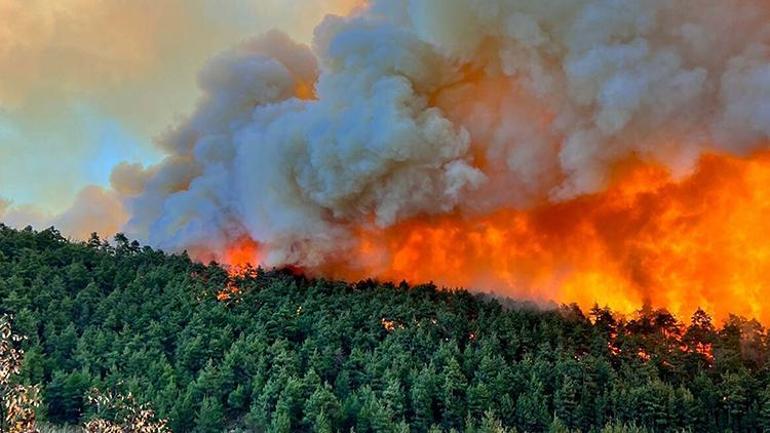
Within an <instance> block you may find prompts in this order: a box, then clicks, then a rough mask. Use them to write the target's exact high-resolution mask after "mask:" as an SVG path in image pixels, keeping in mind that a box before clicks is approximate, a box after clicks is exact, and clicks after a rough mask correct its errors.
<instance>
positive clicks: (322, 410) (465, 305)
mask: <svg viewBox="0 0 770 433" xmlns="http://www.w3.org/2000/svg"><path fill="white" fill-rule="evenodd" d="M415 266H419V264H415ZM0 313H9V314H13V316H14V321H13V327H14V330H15V332H17V333H19V334H23V335H26V336H27V339H26V340H23V341H20V342H19V344H21V345H22V346H23V347H22V348H23V349H24V350H25V352H24V359H23V369H22V371H21V374H20V375H19V377H20V379H19V380H20V381H22V382H24V383H27V384H40V385H41V395H42V402H43V404H42V406H41V407H40V409H39V412H40V413H39V414H38V417H39V418H40V419H44V420H46V421H47V422H49V423H52V424H57V425H64V424H76V423H81V422H83V421H85V420H87V419H88V418H89V417H90V416H92V415H93V409H92V408H91V407H90V406H89V405H88V404H87V402H86V400H85V395H86V393H87V392H88V390H89V389H91V388H93V387H96V388H99V389H102V390H116V391H119V392H130V393H131V394H132V395H134V396H136V398H137V400H138V401H141V402H142V403H148V404H149V405H151V406H152V407H153V408H154V409H155V411H156V412H157V413H158V415H159V416H161V417H164V418H167V419H168V421H169V426H170V427H171V428H172V429H173V430H174V431H175V432H177V433H182V432H196V433H215V432H216V433H219V432H222V431H223V430H224V429H228V430H229V431H241V432H345V433H347V432H351V431H355V432H357V433H366V432H412V433H421V432H448V431H456V432H475V433H486V432H514V431H516V432H533V433H534V432H554V433H556V432H577V431H582V432H593V431H596V432H599V431H601V432H675V431H692V432H725V431H732V432H759V431H763V430H764V431H767V430H768V429H770V369H768V366H770V364H769V363H768V337H767V333H766V332H765V330H764V329H763V327H762V326H761V325H760V324H759V323H757V322H754V321H749V320H745V319H742V318H739V317H731V318H730V319H729V320H728V321H727V322H726V323H724V324H723V325H722V326H721V327H719V328H716V327H715V326H714V324H712V321H711V319H710V318H709V317H708V315H706V314H705V313H703V312H702V311H698V312H696V313H695V314H694V315H693V317H692V318H691V320H687V323H680V322H678V321H677V320H676V319H675V318H674V317H672V316H671V315H670V314H668V313H666V312H665V311H660V310H651V309H643V310H640V311H639V312H638V313H637V314H636V315H634V316H633V317H625V318H623V317H619V316H617V315H613V314H612V312H611V311H609V310H608V309H604V308H599V307H596V308H594V309H592V310H590V311H587V312H582V311H580V309H578V308H577V307H575V306H563V307H561V308H554V309H549V310H540V309H536V308H533V307H532V306H528V305H526V304H519V303H516V302H513V301H510V300H497V299H493V298H490V297H489V296H482V295H474V294H472V293H469V292H467V291H463V290H440V289H437V288H436V287H434V286H433V285H420V286H409V285H407V284H406V283H401V284H397V285H395V284H387V283H378V282H375V281H363V282H359V283H354V284H349V283H344V282H339V281H328V280H323V279H308V278H305V277H302V276H300V275H296V274H294V273H292V272H288V271H282V270H269V271H268V270H262V269H245V270H242V272H240V273H238V274H232V273H228V271H227V270H226V269H224V268H223V267H221V266H219V265H217V264H215V263H212V264H208V265H204V264H200V263H196V262H194V261H192V260H190V258H189V257H187V256H186V255H185V254H181V255H169V254H165V253H163V252H161V251H157V250H153V249H152V248H149V247H143V246H140V245H139V244H138V243H136V242H130V241H129V240H128V239H127V238H126V237H125V236H122V235H118V236H116V237H115V239H114V240H113V241H112V242H109V243H108V242H105V241H103V240H100V239H99V238H98V237H96V236H93V237H92V238H91V239H90V240H89V241H88V242H71V241H68V240H66V239H64V238H63V237H62V236H61V235H60V234H59V233H58V232H57V231H56V230H55V229H48V230H44V231H41V232H36V231H34V230H32V229H30V228H28V229H25V230H14V229H11V228H8V227H6V226H3V225H1V224H0Z"/></svg>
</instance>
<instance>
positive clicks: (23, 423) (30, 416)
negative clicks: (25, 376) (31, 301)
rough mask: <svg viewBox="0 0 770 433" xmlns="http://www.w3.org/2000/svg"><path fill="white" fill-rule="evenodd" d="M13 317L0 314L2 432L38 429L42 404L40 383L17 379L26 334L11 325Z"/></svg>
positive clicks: (26, 431) (28, 431) (33, 430)
mask: <svg viewBox="0 0 770 433" xmlns="http://www.w3.org/2000/svg"><path fill="white" fill-rule="evenodd" d="M12 320H13V319H12V317H11V316H9V315H7V314H4V315H2V316H0V414H2V417H0V432H8V433H37V428H36V422H35V409H36V408H37V407H38V406H39V405H40V398H39V390H38V387H37V386H25V385H23V384H20V383H18V382H17V378H18V376H19V372H20V371H21V363H22V359H23V357H24V351H23V350H21V349H19V348H18V347H17V346H18V344H19V343H20V342H21V341H22V340H24V337H22V336H19V335H16V334H14V333H13V330H12V329H11V323H12Z"/></svg>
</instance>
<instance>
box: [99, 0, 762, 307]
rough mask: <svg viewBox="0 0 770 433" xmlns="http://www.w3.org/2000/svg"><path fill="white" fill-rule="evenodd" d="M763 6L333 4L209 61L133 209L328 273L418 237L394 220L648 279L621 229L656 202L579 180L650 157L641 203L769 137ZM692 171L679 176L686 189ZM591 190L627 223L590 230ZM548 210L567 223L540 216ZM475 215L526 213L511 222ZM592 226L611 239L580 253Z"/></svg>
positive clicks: (148, 220) (131, 195)
mask: <svg viewBox="0 0 770 433" xmlns="http://www.w3.org/2000/svg"><path fill="white" fill-rule="evenodd" d="M768 23H770V3H767V2H765V1H760V0H753V1H746V0H575V1H565V0H374V1H371V2H370V3H369V4H368V5H366V6H365V7H364V8H363V9H361V10H359V11H358V12H357V13H355V14H354V15H352V16H349V17H328V18H326V19H325V20H324V21H323V22H322V23H320V24H319V26H318V27H317V28H316V31H315V38H314V42H313V46H312V47H307V46H304V45H301V44H297V43H295V42H293V41H291V40H290V39H289V38H288V37H287V36H285V35H283V34H281V33H279V32H271V33H268V34H266V35H264V36H262V37H260V38H257V39H254V40H251V41H247V42H245V43H243V44H242V45H240V46H238V47H236V48H234V49H232V50H231V51H229V52H226V53H223V54H221V55H220V56H218V57H216V58H214V59H213V60H212V61H211V62H210V63H209V65H208V66H207V67H206V68H205V69H204V70H203V71H202V72H201V73H200V79H199V81H200V87H201V89H202V92H203V95H202V97H201V100H200V103H199V105H198V107H197V108H196V110H195V111H194V112H193V113H192V114H191V115H190V116H189V118H187V119H186V120H185V121H183V122H182V123H181V124H179V125H177V126H176V127H174V128H173V129H171V130H170V131H169V132H167V133H166V134H165V136H164V137H163V138H162V140H161V145H162V147H163V148H164V149H165V151H166V152H167V153H168V157H167V158H166V159H165V160H164V161H163V162H162V163H160V164H159V165H157V166H153V167H149V168H144V167H140V166H131V165H121V166H119V167H118V168H117V169H116V170H115V172H114V173H113V177H112V181H113V188H114V190H115V191H116V193H117V194H119V195H120V196H121V197H122V200H123V201H124V203H125V205H126V208H127V210H128V212H129V215H130V219H129V221H128V223H127V225H126V226H125V230H126V231H127V233H128V234H129V235H131V236H134V237H138V238H140V239H142V240H144V241H147V242H150V243H151V244H153V245H155V246H158V247H161V248H164V249H169V250H175V251H179V250H183V249H186V250H188V251H191V252H193V253H194V254H196V255H198V256H199V257H201V258H215V259H220V260H227V254H228V251H229V250H230V249H231V248H234V246H235V247H236V248H240V247H239V246H240V245H243V242H247V243H249V244H255V245H256V251H258V252H256V251H255V253H254V254H255V256H254V258H253V260H254V261H257V262H261V263H264V264H267V265H286V264H291V265H299V266H302V267H304V268H306V269H309V270H317V271H318V272H329V273H331V274H335V272H337V271H338V270H339V268H338V265H340V264H342V265H341V266H342V267H343V268H344V269H345V270H344V271H341V272H340V273H342V274H347V275H363V276H365V275H366V273H367V272H371V273H372V274H374V275H373V276H378V275H390V274H389V272H387V270H388V269H390V268H391V267H392V265H393V264H394V263H395V262H396V261H400V262H399V263H400V264H401V265H404V263H403V262H404V260H406V261H409V260H408V259H409V257H412V258H413V259H414V260H418V259H420V258H421V257H423V255H421V254H415V255H412V256H410V255H406V256H404V255H402V256H401V257H394V252H393V251H391V250H389V249H388V248H389V246H390V245H391V244H390V243H392V242H397V243H399V244H398V246H397V247H395V248H396V249H399V248H401V247H403V245H406V244H409V243H410V242H411V243H415V242H416V243H417V244H419V245H423V247H424V248H428V249H430V248H434V249H435V248H436V247H437V245H440V246H442V247H443V248H447V249H448V251H443V252H442V254H443V255H444V256H446V257H448V259H447V260H446V261H445V262H446V263H450V264H451V263H456V264H457V265H458V266H463V265H464V264H467V262H463V261H462V260H457V261H455V262H452V260H450V259H451V258H452V256H454V255H456V256H462V255H463V254H465V253H466V251H465V250H464V248H470V247H469V246H468V245H469V244H468V243H463V242H467V241H468V239H467V238H465V239H459V238H458V237H462V236H463V235H464V234H469V235H473V236H476V235H477V236H478V237H479V238H480V239H482V238H483V239H486V238H485V237H484V236H489V239H487V241H488V242H487V243H486V244H484V245H497V246H498V247H499V246H500V245H502V246H503V247H506V246H507V248H508V249H507V250H517V249H518V250H523V251H526V252H527V254H526V255H525V256H522V257H512V258H511V260H513V262H511V263H507V264H502V265H501V266H502V267H504V268H505V267H506V266H507V268H506V272H507V273H506V274H505V275H506V276H505V277H502V276H500V275H496V276H494V278H491V279H490V281H488V283H489V284H488V285H487V287H488V288H492V287H496V285H499V284H509V285H511V286H517V287H518V286H521V287H523V286H525V285H526V284H527V282H529V283H532V282H536V281H541V280H538V279H536V278H529V279H522V278H520V277H519V275H518V274H517V272H519V270H520V269H521V268H522V267H523V266H526V260H527V257H529V258H532V257H534V258H540V259H542V258H545V257H548V258H550V259H551V260H550V261H546V262H547V264H548V265H549V266H553V267H550V268H549V273H550V274H553V275H562V276H563V275H565V274H569V273H570V272H571V271H574V270H575V269H571V267H573V268H580V267H581V266H582V265H583V264H584V263H583V261H584V260H585V261H588V260H593V261H592V262H591V264H592V265H595V264H596V263H604V264H606V259H607V258H609V259H610V260H612V259H613V258H614V257H624V259H623V260H624V261H623V262H621V263H615V264H613V265H612V266H613V269H614V270H613V271H612V272H611V273H613V275H615V274H617V275H619V277H618V278H620V279H622V280H623V281H625V282H626V283H627V284H629V285H632V286H635V287H636V288H635V289H634V290H638V289H639V287H640V286H645V285H650V284H653V283H652V282H651V281H652V279H651V278H649V277H644V276H640V275H641V274H643V272H642V271H641V270H640V269H642V270H643V268H644V267H645V266H647V265H650V266H651V265H652V264H653V263H651V262H646V261H645V260H644V257H642V258H639V257H636V258H634V257H628V256H629V254H626V253H624V251H625V252H627V251H626V250H624V248H626V246H627V245H626V244H625V243H624V242H623V241H618V240H617V239H616V238H623V236H626V235H633V234H634V233H636V232H635V230H636V229H637V228H639V227H641V226H643V225H644V224H645V221H649V220H650V218H648V219H644V218H643V217H639V216H638V215H636V216H633V217H632V216H629V215H627V214H625V213H623V212H622V211H621V209H626V208H624V207H623V206H626V205H619V207H617V206H618V205H617V203H615V204H613V206H609V207H607V206H606V205H604V204H601V203H594V202H591V201H589V202H588V203H589V204H591V203H593V204H591V205H590V206H588V207H586V206H585V203H584V202H581V200H582V197H588V196H595V195H596V194H601V193H603V192H605V191H608V190H609V189H611V188H612V187H613V185H614V184H615V183H616V182H619V179H621V178H623V176H624V173H626V174H627V173H628V172H630V171H633V170H632V168H633V167H639V166H643V167H655V170H652V171H651V172H650V173H652V174H653V175H652V176H649V173H647V174H648V177H643V178H642V181H641V183H640V184H639V186H638V188H636V189H633V188H632V190H633V191H631V192H629V188H625V189H623V191H622V193H619V192H617V191H616V195H614V196H613V197H615V198H616V199H618V200H621V202H622V203H626V204H627V205H628V206H631V205H632V204H635V203H637V199H636V198H634V199H633V200H632V199H628V201H627V202H623V201H622V200H625V199H627V198H628V197H630V194H632V193H634V191H647V190H648V189H650V188H658V187H659V186H660V185H659V184H660V182H662V184H672V185H673V184H674V183H676V182H680V181H682V180H683V179H687V178H689V177H690V176H691V175H692V174H693V173H694V172H696V171H698V169H697V167H698V166H699V164H700V162H699V161H701V158H702V156H703V155H705V154H718V155H733V156H735V157H741V158H743V157H749V155H752V154H754V153H755V152H759V151H762V150H763V149H766V148H767V145H768V137H769V136H770V24H768ZM731 161H733V160H731ZM731 164H732V165H731V167H733V171H735V172H736V173H737V174H736V176H738V175H740V172H741V170H740V169H737V170H735V169H734V164H737V163H735V162H734V161H733V162H731ZM711 169H712V170H713V171H714V172H715V173H718V172H719V169H718V168H716V169H715V168H713V167H711ZM659 181H660V182H659ZM709 185H711V186H714V187H718V185H712V184H711V183H709ZM748 185H751V183H749V184H748ZM692 190H693V191H697V190H698V189H697V188H692ZM687 191H690V190H689V189H686V191H684V192H682V191H679V190H677V191H674V192H672V194H673V195H674V196H675V197H680V198H681V199H679V198H677V199H676V200H677V201H676V203H677V206H678V207H677V208H676V209H677V211H681V210H682V209H680V208H681V207H682V206H683V205H684V204H686V203H690V202H689V201H688V200H689V199H688V200H685V199H684V198H683V197H685V196H687V197H689V196H688V195H687V194H688V192H687ZM634 194H635V193H634ZM634 197H636V196H634ZM591 200H597V199H591ZM649 200H661V203H663V201H665V200H669V199H668V198H666V199H664V198H662V196H652V197H651V198H649ZM576 203H577V204H576ZM580 203H583V205H581V204H580ZM666 203H668V202H666ZM715 206H716V204H715ZM543 207H546V208H548V211H546V212H544V213H542V212H541V213H534V214H532V215H530V216H526V214H523V213H526V212H529V211H531V210H536V209H542V208H543ZM594 208H608V209H612V212H609V211H608V213H607V214H606V215H605V214H602V218H604V219H601V220H600V223H601V224H609V225H610V226H612V225H613V224H615V223H618V227H620V228H621V229H625V230H626V231H625V232H622V233H621V231H622V230H620V229H619V230H616V231H615V232H612V233H604V232H601V231H600V230H599V231H597V230H594V231H593V232H591V233H592V234H591V235H590V236H585V237H583V236H582V235H579V234H580V233H583V232H581V230H585V227H587V226H589V225H591V224H597V222H596V221H593V222H587V220H588V217H587V215H594V214H595V212H594V213H592V211H591V209H594ZM647 208H649V209H648V210H650V212H651V213H650V215H654V212H656V211H661V210H666V209H669V207H666V206H663V205H660V206H657V207H656V206H648V207H647ZM647 208H645V209H647ZM695 208H696V209H697V210H698V212H702V211H705V210H707V206H706V207H704V206H703V203H698V206H696V207H695ZM669 210H670V209H669ZM562 211H563V212H572V213H573V214H572V215H574V217H571V216H569V215H565V214H561V213H560V212H562ZM683 212H684V213H685V214H686V211H683ZM522 215H524V216H522ZM533 215H534V216H533ZM608 215H609V216H611V215H616V216H617V217H618V218H620V217H623V218H626V219H625V220H623V221H620V222H618V221H612V219H611V218H609V217H608ZM538 218H541V219H542V218H550V219H548V221H550V223H543V222H542V221H540V220H538ZM555 221H560V222H562V223H564V224H563V226H564V225H566V227H570V228H571V231H570V232H569V233H571V235H568V234H567V232H560V231H559V230H554V229H552V228H551V229H549V230H550V231H548V234H547V236H546V235H540V234H539V233H541V232H540V231H538V230H540V229H542V228H543V227H546V226H547V227H552V225H553V224H556V222H555ZM569 221H573V222H574V221H579V222H585V224H583V225H574V224H572V223H569ZM482 222H483V224H482ZM434 223H435V224H436V225H437V226H440V227H444V226H447V225H449V226H451V227H445V228H446V230H447V231H446V232H447V233H450V234H451V236H449V237H444V239H457V242H456V243H453V244H452V245H444V244H441V243H436V242H434V243H430V242H428V241H426V236H429V235H427V234H421V232H420V230H423V229H424V228H425V227H424V226H425V225H427V226H430V225H431V224H434ZM421 224H422V226H420V225H421ZM479 224H482V225H484V226H485V227H486V226H489V225H490V224H491V225H492V226H494V227H496V228H497V229H499V231H500V233H502V234H505V233H509V232H508V231H512V232H515V233H518V234H517V235H516V236H513V237H510V236H509V237H505V238H504V239H503V240H502V241H501V240H500V239H498V238H497V237H496V236H497V235H495V234H494V233H493V234H489V232H488V231H487V232H484V231H483V230H481V231H480V230H479V229H478V227H479ZM517 224H519V225H517ZM549 224H550V225H549ZM571 224H572V225H571ZM415 225H418V226H420V227H418V228H415ZM522 227H524V228H522ZM409 230H411V231H410V233H412V236H411V237H409V236H406V237H404V236H403V235H402V234H399V233H403V231H409ZM664 232H665V230H664ZM458 233H460V234H461V235H458ZM474 233H475V235H474ZM522 233H525V234H526V236H524V235H522ZM576 233H577V234H576ZM597 233H598V234H597ZM509 234H510V233H509ZM561 234H563V235H564V236H561ZM600 235H601V236H605V235H606V236H607V237H613V239H614V240H613V241H612V242H609V241H606V242H605V239H604V238H602V237H601V236H600ZM414 236H418V237H417V238H415V237H414ZM442 236H443V235H442ZM597 236H598V238H597ZM589 238H590V240H593V241H596V240H597V239H598V241H596V243H597V245H598V246H597V248H599V249H600V250H601V251H600V253H595V254H594V253H586V254H583V255H582V256H581V253H580V245H583V246H584V247H588V246H591V245H589V244H590V241H589V242H588V243H586V239H589ZM415 239H416V240H415ZM474 239H475V238H474ZM558 239H565V242H566V241H567V240H572V241H574V242H577V243H578V245H571V246H569V247H565V248H564V249H562V247H560V245H559V241H558ZM389 242H390V243H389ZM474 242H475V241H474ZM501 242H502V243H501ZM506 243H508V244H506ZM498 244H499V245H498ZM474 245H476V244H474ZM453 248H454V250H453ZM401 250H403V248H401ZM239 251H242V248H240V249H239ZM559 251H564V252H565V258H564V259H563V260H558V259H554V257H558V256H559ZM432 254H434V255H435V251H434V252H433V253H432ZM640 254H641V255H642V256H643V255H644V254H642V253H640ZM479 257H482V258H483V256H479ZM570 257H572V258H570ZM479 260H480V261H481V259H479ZM516 260H521V261H522V262H521V263H524V264H519V262H516ZM763 263H764V264H767V263H765V262H763ZM410 266H412V267H416V266H420V264H419V263H411V265H410ZM620 268H623V269H621V270H617V269H620ZM335 269H336V270H335ZM357 269H358V270H360V271H361V272H355V270H357ZM351 270H352V271H351ZM435 272H437V273H440V272H442V270H441V269H436V270H435ZM540 274H541V273H538V275H540ZM428 275H429V274H428ZM501 275H502V274H501ZM617 275H616V276H617ZM435 278H437V279H441V278H442V275H437V276H436V277H435ZM560 278H561V277H560ZM479 281H482V282H483V278H479V279H477V281H475V282H479ZM554 281H555V280H551V281H550V283H551V284H554ZM597 281H598V282H602V281H605V280H602V279H599V280H591V279H590V278H588V279H587V280H586V282H587V283H588V284H595V285H596V284H598V283H597ZM450 283H451V281H450ZM462 283H469V284H473V283H474V281H462ZM624 284H625V283H624ZM725 284H726V287H730V286H729V285H730V283H728V282H726V283H725ZM542 287H548V284H545V285H542ZM571 287H572V286H571ZM605 289H606V288H605ZM513 290H514V291H516V292H518V293H529V291H530V290H535V289H532V288H531V287H530V288H525V289H513ZM543 290H546V289H543ZM549 290H552V291H551V292H550V293H546V294H545V295H544V297H549V296H551V295H554V293H557V295H555V296H557V297H558V296H559V295H558V293H561V294H562V295H563V294H564V293H566V292H564V291H563V290H564V289H558V290H562V292H558V291H557V292H554V291H553V290H557V289H549ZM569 290H570V292H569V293H570V294H571V295H570V296H573V297H574V296H577V295H575V293H574V291H575V290H578V291H579V289H575V288H574V287H572V288H570V289H569ZM606 290H608V291H611V290H610V289H606ZM532 296H535V297H538V294H537V292H536V290H535V293H533V294H532ZM704 296H705V295H704ZM632 298H633V297H632ZM641 298H642V299H641V300H642V301H648V300H649V298H650V297H649V296H647V295H644V296H641ZM634 299H636V298H634ZM565 300H570V299H565ZM600 301H601V300H600ZM694 302H695V301H694ZM698 302H700V301H698ZM750 313H751V311H750ZM754 313H756V311H754ZM760 314H761V312H760Z"/></svg>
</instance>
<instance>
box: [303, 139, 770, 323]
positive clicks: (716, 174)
mask: <svg viewBox="0 0 770 433" xmlns="http://www.w3.org/2000/svg"><path fill="white" fill-rule="evenodd" d="M624 171H625V172H624V173H619V174H618V175H617V177H618V178H617V180H616V181H615V183H614V185H613V186H611V187H610V188H609V189H608V190H607V191H605V192H603V193H600V194H594V195H590V196H585V197H581V198H578V199H574V200H571V201H568V202H564V203H559V204H546V205H543V206H541V207H537V208H535V209H532V210H529V211H517V210H501V211H496V212H494V213H492V214H490V215H477V216H461V215H446V216H439V217H435V218H414V219H411V220H409V221H407V222H404V223H401V224H398V225H396V226H393V227H391V228H387V229H385V230H381V231H375V230H367V229H362V230H360V231H359V238H358V239H357V244H358V250H357V251H356V252H354V253H351V254H353V255H352V256H350V257H348V258H346V260H344V262H342V261H341V262H337V263H335V264H334V265H327V266H324V267H322V268H320V269H317V270H315V271H316V272H318V273H320V274H322V275H331V276H335V277H343V278H348V279H360V278H367V277H378V278H380V279H386V280H395V281H400V280H402V279H405V280H407V281H409V282H412V283H420V282H427V281H434V282H436V283H438V284H440V285H444V286H448V287H459V286H463V287H466V288H470V289H482V290H488V291H493V292H495V293H498V294H502V295H508V296H514V297H518V298H521V297H524V298H527V299H531V300H537V301H555V302H563V303H571V302H575V303H577V304H578V305H580V306H581V307H583V308H590V307H591V306H592V305H593V304H594V303H598V304H600V305H606V306H609V307H610V308H612V309H613V310H615V311H618V312H621V313H631V312H633V311H634V310H638V309H639V308H641V307H642V306H644V305H649V306H652V307H663V308H666V309H668V310H669V311H670V312H672V313H674V314H675V315H676V316H678V317H680V318H687V317H689V315H690V314H692V313H693V312H694V311H695V310H696V309H697V308H698V307H701V308H703V309H704V310H705V311H707V312H709V313H710V314H712V315H714V316H715V317H716V318H717V319H719V320H723V319H725V318H726V317H727V315H728V314H730V313H734V314H739V315H743V316H746V317H752V318H757V319H760V320H762V321H763V322H765V323H770V307H768V306H767V304H766V302H765V298H764V296H765V295H764V293H766V289H767V281H768V276H769V275H770V223H768V220H767V215H768V213H769V212H770V194H769V193H768V192H767V191H766V189H765V187H766V185H768V184H770V154H768V153H764V154H758V155H756V156H754V157H752V158H749V159H739V158H733V157H727V156H719V155H708V156H705V157H703V158H702V160H701V162H700V164H699V166H698V168H697V170H696V171H695V173H694V174H693V175H692V176H690V177H688V178H685V179H679V180H677V179H673V178H672V177H671V176H670V175H669V174H668V172H667V171H666V170H664V169H662V168H659V167H652V166H649V165H637V166H635V167H632V168H630V169H628V170H624Z"/></svg>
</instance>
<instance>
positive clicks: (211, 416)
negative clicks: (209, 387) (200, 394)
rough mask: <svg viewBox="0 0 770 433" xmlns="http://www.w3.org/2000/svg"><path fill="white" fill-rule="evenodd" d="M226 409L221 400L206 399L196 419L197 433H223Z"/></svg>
mask: <svg viewBox="0 0 770 433" xmlns="http://www.w3.org/2000/svg"><path fill="white" fill-rule="evenodd" d="M224 418H225V414H224V409H223V408H222V403H221V402H220V401H219V399H216V398H214V397H204V398H203V402H202V403H201V407H200V409H199V410H198V414H197V416H196V417H195V432H196V433H221V432H222V427H223V425H224Z"/></svg>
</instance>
